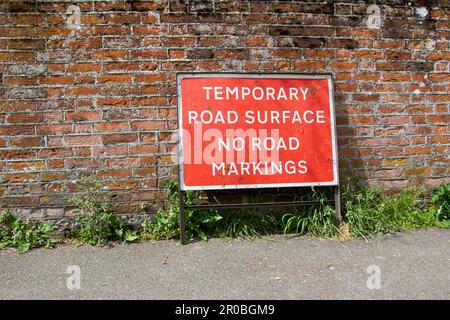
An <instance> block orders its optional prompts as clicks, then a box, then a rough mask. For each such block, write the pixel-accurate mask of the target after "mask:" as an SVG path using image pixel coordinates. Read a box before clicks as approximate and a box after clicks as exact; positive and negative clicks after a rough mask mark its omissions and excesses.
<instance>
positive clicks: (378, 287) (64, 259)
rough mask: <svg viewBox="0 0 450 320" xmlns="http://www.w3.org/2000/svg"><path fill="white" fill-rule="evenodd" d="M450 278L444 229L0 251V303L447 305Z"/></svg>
mask: <svg viewBox="0 0 450 320" xmlns="http://www.w3.org/2000/svg"><path fill="white" fill-rule="evenodd" d="M70 266H72V267H70ZM73 266H75V267H73ZM78 268H79V269H78ZM78 270H79V271H80V272H79V275H80V277H79V278H77V275H78ZM449 270H450V230H438V229H429V230H419V231H413V232H402V233H395V234H390V235H385V236H380V237H375V238H371V239H369V240H368V241H365V240H362V239H361V240H352V241H348V242H346V243H341V242H338V241H334V240H324V239H311V238H306V237H289V236H281V235H280V236H273V237H270V238H267V239H258V240H253V241H250V240H243V239H238V240H223V239H211V240H209V241H208V242H196V243H192V244H188V245H184V246H183V245H180V244H179V243H178V242H177V241H160V242H146V243H136V244H116V245H114V246H113V247H90V246H83V247H78V248H77V247H75V246H72V245H61V246H58V247H57V248H56V249H54V250H47V249H35V250H32V251H30V252H28V253H25V254H18V253H17V252H15V251H13V250H12V249H6V250H2V251H0V299H450V271H449ZM78 279H79V282H78ZM78 284H79V285H80V289H77V285H78Z"/></svg>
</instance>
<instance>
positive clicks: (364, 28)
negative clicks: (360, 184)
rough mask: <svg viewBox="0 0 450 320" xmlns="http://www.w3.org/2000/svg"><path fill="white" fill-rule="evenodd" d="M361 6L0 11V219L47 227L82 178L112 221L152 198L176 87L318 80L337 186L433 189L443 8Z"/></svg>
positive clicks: (166, 4) (104, 6) (446, 20)
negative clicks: (328, 84) (327, 88)
mask: <svg viewBox="0 0 450 320" xmlns="http://www.w3.org/2000/svg"><path fill="white" fill-rule="evenodd" d="M372 4H374V1H373V0H370V1H358V0H324V1H310V2H307V1H227V0H208V1H188V0H184V1H182V0H172V1H168V0H154V1H132V0H118V1H94V0H79V1H39V0H37V1H26V0H24V1H13V0H10V1H7V0H6V1H5V0H3V1H2V2H1V3H0V75H1V86H0V207H8V208H12V207H14V208H22V209H21V210H19V212H21V213H23V214H24V215H31V216H32V217H35V218H45V217H47V218H62V217H63V216H64V214H67V210H68V209H69V208H68V205H67V200H68V198H69V197H70V196H71V195H72V194H73V192H74V191H75V182H76V181H77V180H78V179H79V178H80V177H81V176H83V175H93V176H95V177H96V179H97V180H99V181H102V182H104V183H105V184H106V185H107V186H108V187H109V188H110V190H112V192H113V202H114V205H115V209H116V210H117V211H118V212H122V213H134V212H137V211H138V207H139V203H140V202H142V201H148V202H150V203H151V202H152V200H153V199H155V196H157V195H159V196H162V195H163V194H164V184H163V182H164V180H165V179H168V178H172V179H173V178H175V177H176V167H174V164H173V163H172V162H171V157H170V152H171V150H172V149H173V147H174V142H175V141H174V140H173V139H172V140H171V136H172V133H173V132H174V131H175V130H176V128H177V114H176V100H177V98H176V85H175V75H176V73H177V72H180V71H230V72H250V71H252V72H297V73H332V74H333V76H334V79H335V89H336V97H335V98H336V111H337V124H338V129H337V132H338V144H339V158H340V160H339V162H340V163H339V164H340V171H341V178H342V177H346V176H348V175H351V174H356V175H359V176H361V177H362V178H363V180H365V181H367V182H368V183H372V184H380V185H383V186H384V187H386V188H405V187H408V186H413V185H423V186H426V187H433V186H435V185H437V184H440V183H442V182H448V181H449V180H450V179H449V176H450V166H449V163H450V125H449V123H450V110H449V105H450V50H449V49H450V1H449V0H429V1H419V0H417V1H415V0H410V1H400V0H383V1H381V0H380V1H379V0H377V1H375V4H377V5H378V8H379V9H380V16H379V22H380V24H379V28H377V26H376V25H375V27H373V25H370V21H368V19H372V18H373V14H372V13H371V12H369V13H368V8H369V6H370V5H372ZM78 10H79V11H78ZM371 14H372V16H371ZM375 18H376V17H375ZM375 23H376V21H375ZM150 209H151V208H150Z"/></svg>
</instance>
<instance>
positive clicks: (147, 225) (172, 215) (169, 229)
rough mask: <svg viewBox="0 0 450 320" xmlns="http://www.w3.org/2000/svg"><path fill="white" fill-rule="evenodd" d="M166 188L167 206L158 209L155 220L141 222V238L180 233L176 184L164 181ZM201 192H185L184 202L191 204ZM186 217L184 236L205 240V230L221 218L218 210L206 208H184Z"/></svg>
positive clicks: (159, 238) (166, 237)
mask: <svg viewBox="0 0 450 320" xmlns="http://www.w3.org/2000/svg"><path fill="white" fill-rule="evenodd" d="M166 188H167V190H168V191H169V199H170V203H169V205H168V207H167V208H161V209H159V210H158V211H157V212H156V214H155V218H156V221H155V222H151V221H149V220H145V221H144V222H143V223H142V229H143V230H142V239H144V240H161V239H172V238H176V237H178V236H179V235H180V226H179V212H180V205H179V195H178V185H177V183H175V182H173V181H170V180H169V181H166ZM200 194H201V192H198V191H194V192H187V193H186V200H185V203H186V204H187V205H189V204H192V203H193V201H194V200H195V199H197V198H198V197H199V196H200ZM185 217H186V237H187V238H188V239H194V238H198V239H200V240H207V231H208V230H209V229H211V226H212V224H213V223H215V222H217V221H219V220H220V219H222V216H221V215H220V214H219V213H218V211H208V210H196V211H195V212H194V211H193V210H185Z"/></svg>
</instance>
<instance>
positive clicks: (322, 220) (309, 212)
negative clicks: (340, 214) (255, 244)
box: [281, 187, 338, 238]
mask: <svg viewBox="0 0 450 320" xmlns="http://www.w3.org/2000/svg"><path fill="white" fill-rule="evenodd" d="M299 200H302V201H319V204H317V205H311V206H308V207H306V208H302V209H296V210H295V211H294V212H291V213H286V214H284V215H283V216H282V218H281V223H282V227H283V232H284V233H289V232H295V233H297V234H300V235H304V234H309V235H313V236H318V237H326V238H331V237H334V236H336V235H337V232H338V228H337V227H336V225H335V223H334V219H335V211H334V208H332V207H331V206H330V205H329V203H328V198H327V196H326V194H325V193H324V192H323V191H321V190H319V189H317V188H314V187H311V192H309V193H307V194H305V195H302V196H300V199H299Z"/></svg>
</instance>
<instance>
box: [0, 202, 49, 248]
mask: <svg viewBox="0 0 450 320" xmlns="http://www.w3.org/2000/svg"><path fill="white" fill-rule="evenodd" d="M51 231H53V228H52V226H51V225H49V224H47V223H42V222H38V223H33V222H32V221H30V220H28V221H22V220H20V219H18V218H17V217H16V216H14V215H12V214H11V213H9V212H8V211H7V210H4V211H3V213H2V215H1V216H0V249H3V248H5V247H14V248H17V251H18V252H19V253H24V252H27V251H28V250H30V249H31V248H39V247H45V248H49V249H51V248H53V247H54V246H55V245H56V244H57V243H58V240H56V239H53V238H51V237H50V236H49V235H48V234H49V233H50V232H51Z"/></svg>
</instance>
